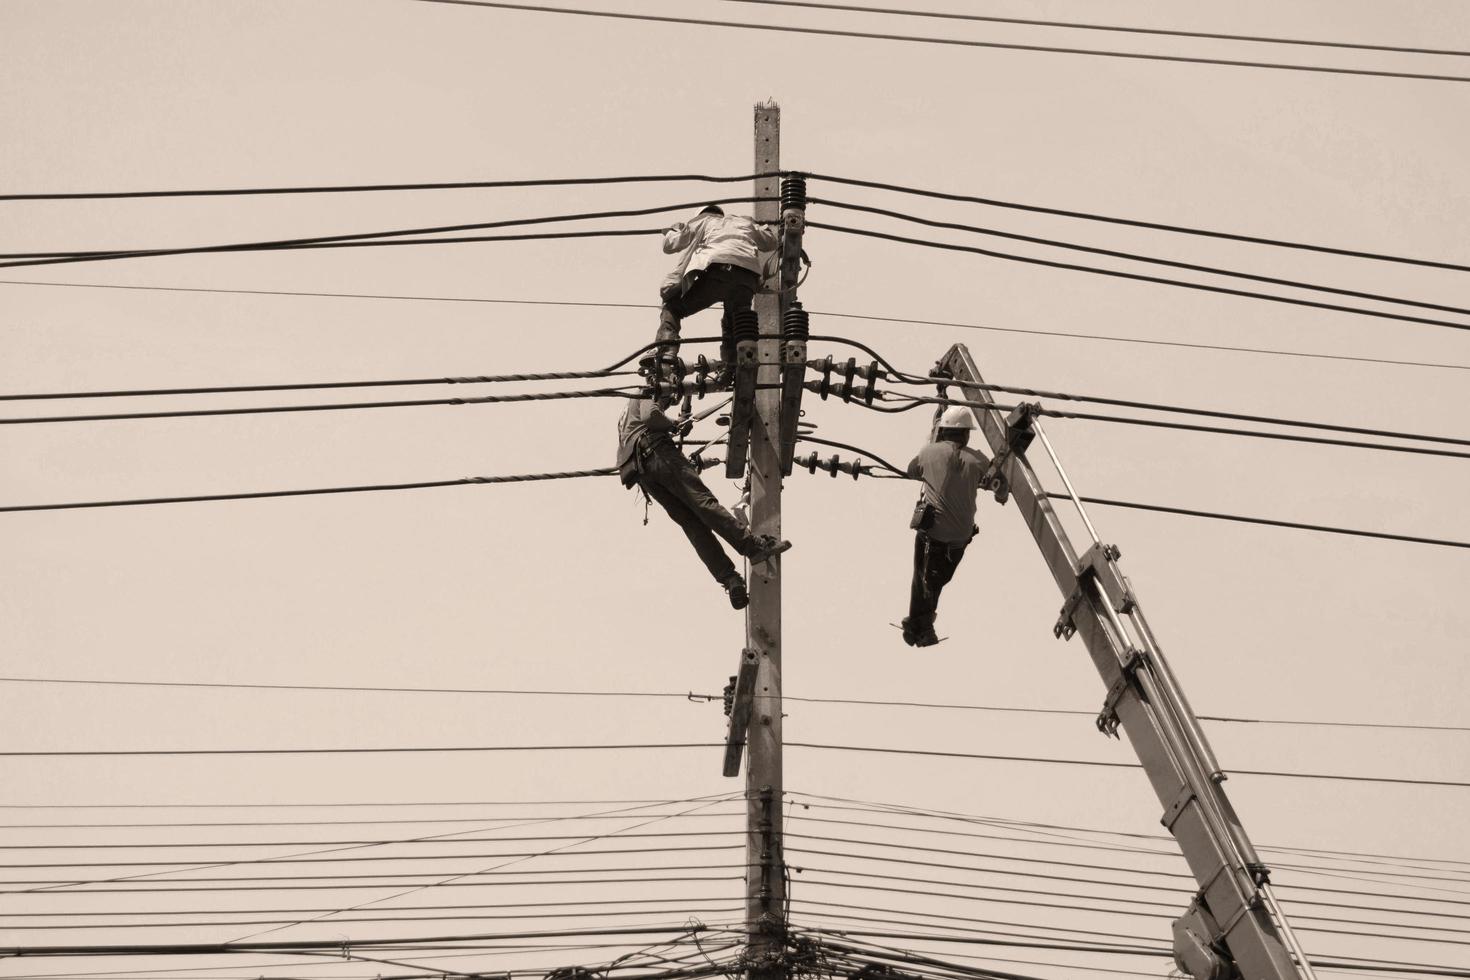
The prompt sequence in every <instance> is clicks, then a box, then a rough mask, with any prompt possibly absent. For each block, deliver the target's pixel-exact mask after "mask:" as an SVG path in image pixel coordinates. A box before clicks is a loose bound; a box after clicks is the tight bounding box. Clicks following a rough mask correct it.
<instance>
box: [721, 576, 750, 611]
mask: <svg viewBox="0 0 1470 980" xmlns="http://www.w3.org/2000/svg"><path fill="white" fill-rule="evenodd" d="M725 592H726V593H728V594H729V596H730V608H731V609H744V608H745V607H746V606H748V605H750V593H749V592H747V591H746V589H745V581H744V580H743V579H738V578H737V579H734V580H733V581H731V582H728V583H727V584H726V585H725Z"/></svg>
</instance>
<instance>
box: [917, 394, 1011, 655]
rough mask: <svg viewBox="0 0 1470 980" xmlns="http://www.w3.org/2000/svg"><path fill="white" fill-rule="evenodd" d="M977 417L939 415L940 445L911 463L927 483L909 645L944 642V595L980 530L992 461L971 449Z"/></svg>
mask: <svg viewBox="0 0 1470 980" xmlns="http://www.w3.org/2000/svg"><path fill="white" fill-rule="evenodd" d="M974 428H975V416H974V415H973V414H972V413H971V412H970V410H969V409H968V408H964V407H962V406H959V405H954V406H951V407H950V408H947V409H945V410H944V412H943V414H941V415H940V416H939V419H938V425H937V428H936V429H935V433H934V441H933V442H931V443H929V444H928V445H927V446H925V447H924V448H923V449H920V450H919V454H918V455H917V456H915V457H914V458H913V461H912V462H910V463H909V469H908V474H909V477H910V478H911V479H915V480H923V481H924V489H923V493H922V495H921V496H920V497H919V502H918V504H916V505H915V507H914V517H913V520H912V521H910V522H909V526H910V527H912V528H913V529H914V531H915V532H916V534H915V537H914V580H913V585H912V587H911V588H910V591H909V614H908V616H907V617H906V618H905V619H904V621H903V624H902V625H903V640H904V642H905V643H907V644H908V645H909V646H914V647H927V646H933V645H934V644H936V643H938V642H939V637H938V636H937V635H936V634H935V632H934V619H935V616H936V615H937V613H938V609H939V593H940V592H941V591H943V590H944V587H945V586H946V585H948V584H949V580H950V579H951V578H953V577H954V573H955V569H956V568H958V567H959V564H960V560H961V559H962V558H964V557H965V548H967V547H968V546H969V544H970V540H971V539H972V538H974V537H975V535H977V534H979V533H980V529H979V528H978V527H976V526H975V496H976V494H977V493H978V492H979V489H980V478H981V477H982V476H983V475H984V473H985V470H986V468H987V467H988V466H989V465H990V460H989V459H987V458H986V457H985V455H984V454H983V453H979V452H976V451H975V450H973V449H970V448H968V444H969V441H970V432H971V430H972V429H974Z"/></svg>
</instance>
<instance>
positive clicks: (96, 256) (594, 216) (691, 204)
mask: <svg viewBox="0 0 1470 980" xmlns="http://www.w3.org/2000/svg"><path fill="white" fill-rule="evenodd" d="M776 200H778V199H777V198H771V197H730V198H721V199H719V200H717V201H708V202H706V201H686V202H683V203H680V204H665V205H660V206H658V207H651V208H625V209H621V210H616V211H581V212H573V213H570V214H549V215H539V216H537V217H534V218H506V219H502V220H500V221H475V222H466V223H461V224H455V225H432V226H428V227H423V228H395V229H391V230H387V231H364V232H354V233H350V234H341V235H309V236H305V237H298V238H278V239H269V240H264V241H252V242H233V243H229V244H224V245H193V246H186V247H181V248H140V249H125V248H120V249H99V250H92V251H77V250H72V251H52V252H9V253H0V259H25V260H27V261H25V262H15V261H10V262H0V268H11V267H14V266H18V265H33V264H34V265H48V264H57V263H66V262H88V261H100V260H105V259H131V258H148V257H157V256H164V255H200V254H206V253H214V252H261V251H273V250H277V249H284V250H290V249H297V248H316V247H327V246H339V245H351V244H363V243H366V242H368V241H371V240H375V239H393V240H394V241H392V242H389V243H388V244H420V245H422V244H430V245H432V244H434V243H436V242H440V243H443V242H456V241H499V240H507V239H502V238H498V237H497V238H412V239H409V238H407V237H406V236H410V235H414V236H422V235H448V234H449V233H451V232H460V231H486V230H489V229H492V228H520V227H525V226H527V225H547V224H560V223H565V222H574V221H594V220H600V219H603V218H636V217H646V216H648V215H654V214H667V213H668V212H670V211H688V210H690V209H693V208H699V207H703V206H705V205H706V204H750V203H755V202H761V201H776ZM619 233H620V234H662V233H663V229H661V228H659V229H653V230H651V231H623V232H619ZM587 234H598V233H587Z"/></svg>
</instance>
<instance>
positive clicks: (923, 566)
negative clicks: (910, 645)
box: [904, 534, 936, 634]
mask: <svg viewBox="0 0 1470 980" xmlns="http://www.w3.org/2000/svg"><path fill="white" fill-rule="evenodd" d="M934 547H935V546H934V545H933V543H932V542H931V541H930V540H929V538H928V536H927V535H924V534H915V535H914V577H913V582H912V583H911V584H910V586H909V615H908V619H907V620H906V621H905V623H904V632H905V634H908V633H915V634H917V633H922V632H923V631H924V630H926V629H929V628H930V627H932V626H933V625H934V608H935V604H936V603H935V600H934V598H933V597H931V595H930V592H929V560H930V558H929V556H930V553H931V551H933V550H934Z"/></svg>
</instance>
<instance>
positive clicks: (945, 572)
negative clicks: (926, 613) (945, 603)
mask: <svg viewBox="0 0 1470 980" xmlns="http://www.w3.org/2000/svg"><path fill="white" fill-rule="evenodd" d="M968 545H969V542H968V541H965V542H961V543H957V544H941V543H940V542H937V541H936V542H934V544H933V546H932V548H931V549H930V560H929V594H930V599H931V602H932V603H933V611H934V612H935V613H937V612H938V611H939V594H940V593H941V592H943V591H944V587H945V586H946V585H948V584H949V582H950V579H952V578H954V573H955V569H957V568H959V567H960V561H961V560H962V559H963V558H964V557H965V548H966V546H968Z"/></svg>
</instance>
